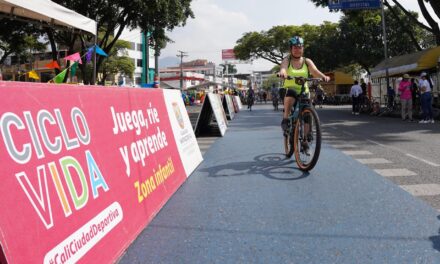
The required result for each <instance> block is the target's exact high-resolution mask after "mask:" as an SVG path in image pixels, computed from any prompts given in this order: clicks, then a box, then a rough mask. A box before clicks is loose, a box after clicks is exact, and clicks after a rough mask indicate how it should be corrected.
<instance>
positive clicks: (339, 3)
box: [328, 0, 381, 10]
mask: <svg viewBox="0 0 440 264" xmlns="http://www.w3.org/2000/svg"><path fill="white" fill-rule="evenodd" d="M328 7H329V9H330V10H332V9H341V10H349V9H376V8H380V7H381V0H329V1H328Z"/></svg>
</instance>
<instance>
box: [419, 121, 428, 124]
mask: <svg viewBox="0 0 440 264" xmlns="http://www.w3.org/2000/svg"><path fill="white" fill-rule="evenodd" d="M426 123H429V121H428V120H420V121H419V124H426Z"/></svg>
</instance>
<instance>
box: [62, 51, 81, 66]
mask: <svg viewBox="0 0 440 264" xmlns="http://www.w3.org/2000/svg"><path fill="white" fill-rule="evenodd" d="M64 59H65V60H68V61H77V62H79V64H82V60H81V55H79V52H77V53H73V54H71V55H69V56H66V57H64Z"/></svg>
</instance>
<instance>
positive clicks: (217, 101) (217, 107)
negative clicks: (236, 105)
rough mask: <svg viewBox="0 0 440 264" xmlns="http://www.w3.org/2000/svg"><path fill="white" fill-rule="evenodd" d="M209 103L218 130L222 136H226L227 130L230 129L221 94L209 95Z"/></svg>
mask: <svg viewBox="0 0 440 264" xmlns="http://www.w3.org/2000/svg"><path fill="white" fill-rule="evenodd" d="M208 97H209V102H210V103H211V106H212V111H214V115H215V119H216V121H217V125H218V128H219V129H220V133H221V134H222V136H224V135H225V133H226V129H227V128H228V126H227V125H228V121H227V119H226V114H225V111H224V110H223V105H222V101H221V98H220V95H219V94H213V93H209V94H208Z"/></svg>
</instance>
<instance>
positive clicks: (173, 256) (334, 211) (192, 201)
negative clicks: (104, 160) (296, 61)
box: [119, 105, 440, 263]
mask: <svg viewBox="0 0 440 264" xmlns="http://www.w3.org/2000/svg"><path fill="white" fill-rule="evenodd" d="M280 117H281V113H280V112H274V111H273V110H272V109H271V108H270V106H269V105H256V106H254V108H253V111H252V112H249V111H241V112H240V113H239V114H238V115H237V116H236V118H235V119H234V120H232V122H230V126H229V128H228V130H227V133H226V135H225V136H224V137H222V138H218V139H217V140H216V142H215V143H214V144H213V145H212V146H211V147H210V149H209V150H208V151H207V152H206V153H205V155H204V162H203V163H202V164H201V165H200V166H199V167H198V168H197V170H196V171H195V172H194V173H193V174H192V175H191V176H190V177H189V179H188V180H187V181H186V183H184V184H183V185H182V187H181V188H180V189H179V190H178V191H177V192H176V193H175V195H174V196H173V197H172V198H171V199H170V200H169V201H168V203H167V204H166V205H165V206H164V207H163V208H162V210H161V211H160V212H159V213H158V215H157V216H156V217H155V219H154V220H153V221H152V222H151V223H150V225H149V226H148V227H147V228H146V229H145V230H144V231H143V232H142V233H141V234H140V235H139V237H138V238H137V239H136V241H135V242H134V243H133V244H132V245H131V246H130V247H129V249H128V250H127V251H126V253H125V255H124V256H123V257H122V258H121V259H120V261H119V263H440V251H439V250H440V234H439V227H440V220H439V219H438V216H439V212H438V211H436V210H435V209H433V208H432V207H430V206H429V205H428V204H426V203H425V202H423V201H421V200H419V199H417V198H415V197H413V196H411V195H410V194H409V193H407V192H405V191H404V190H402V189H401V188H399V187H398V186H396V185H394V184H393V183H391V182H390V181H388V180H387V179H385V178H383V177H382V176H380V175H378V174H376V173H375V172H374V171H372V170H371V169H369V168H368V167H366V166H364V165H362V164H360V163H359V162H357V161H355V160H354V159H352V158H351V157H349V156H346V155H344V154H343V153H342V152H341V151H339V150H337V149H334V148H332V147H330V146H329V145H327V144H325V141H324V144H323V148H322V150H321V156H320V159H319V161H318V164H317V166H316V167H315V168H314V169H313V170H312V171H311V172H310V173H303V172H301V171H300V170H298V169H297V167H296V163H295V161H294V159H293V158H292V159H288V160H286V159H285V158H284V155H283V154H282V153H283V142H282V135H281V131H280V127H279V123H280Z"/></svg>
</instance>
